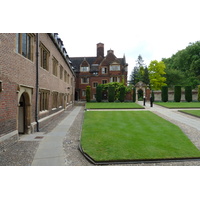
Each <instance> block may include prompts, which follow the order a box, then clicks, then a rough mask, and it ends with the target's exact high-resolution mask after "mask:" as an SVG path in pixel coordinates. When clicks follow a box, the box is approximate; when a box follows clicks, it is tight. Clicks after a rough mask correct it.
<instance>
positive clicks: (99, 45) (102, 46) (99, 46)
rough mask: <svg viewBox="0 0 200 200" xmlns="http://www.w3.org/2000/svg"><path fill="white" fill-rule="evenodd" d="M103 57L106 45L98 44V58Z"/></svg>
mask: <svg viewBox="0 0 200 200" xmlns="http://www.w3.org/2000/svg"><path fill="white" fill-rule="evenodd" d="M99 56H102V57H104V44H103V43H98V44H97V57H99Z"/></svg>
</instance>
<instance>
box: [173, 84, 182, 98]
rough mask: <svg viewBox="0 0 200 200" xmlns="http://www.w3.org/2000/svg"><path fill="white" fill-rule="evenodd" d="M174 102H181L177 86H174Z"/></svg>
mask: <svg viewBox="0 0 200 200" xmlns="http://www.w3.org/2000/svg"><path fill="white" fill-rule="evenodd" d="M174 101H175V102H180V101H181V86H179V85H176V86H174Z"/></svg>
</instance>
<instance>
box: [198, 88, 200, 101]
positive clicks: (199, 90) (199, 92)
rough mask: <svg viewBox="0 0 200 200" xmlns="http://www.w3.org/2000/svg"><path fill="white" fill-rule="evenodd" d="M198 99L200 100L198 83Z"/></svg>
mask: <svg viewBox="0 0 200 200" xmlns="http://www.w3.org/2000/svg"><path fill="white" fill-rule="evenodd" d="M198 101H200V85H198Z"/></svg>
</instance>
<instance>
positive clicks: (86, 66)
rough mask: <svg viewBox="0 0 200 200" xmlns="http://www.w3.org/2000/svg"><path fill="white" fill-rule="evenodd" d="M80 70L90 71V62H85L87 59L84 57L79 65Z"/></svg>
mask: <svg viewBox="0 0 200 200" xmlns="http://www.w3.org/2000/svg"><path fill="white" fill-rule="evenodd" d="M80 71H81V72H89V71H90V64H89V63H88V62H87V60H86V59H85V58H84V60H83V62H82V63H81V65H80Z"/></svg>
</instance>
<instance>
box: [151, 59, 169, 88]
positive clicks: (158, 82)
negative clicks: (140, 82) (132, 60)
mask: <svg viewBox="0 0 200 200" xmlns="http://www.w3.org/2000/svg"><path fill="white" fill-rule="evenodd" d="M165 68H166V67H165V64H164V62H162V61H160V62H158V61H157V60H154V61H151V63H150V65H149V66H148V71H149V79H150V86H151V89H154V90H160V89H161V87H162V86H164V85H166V83H165V82H166V78H165V77H164V76H163V75H165V74H166V73H165Z"/></svg>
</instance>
